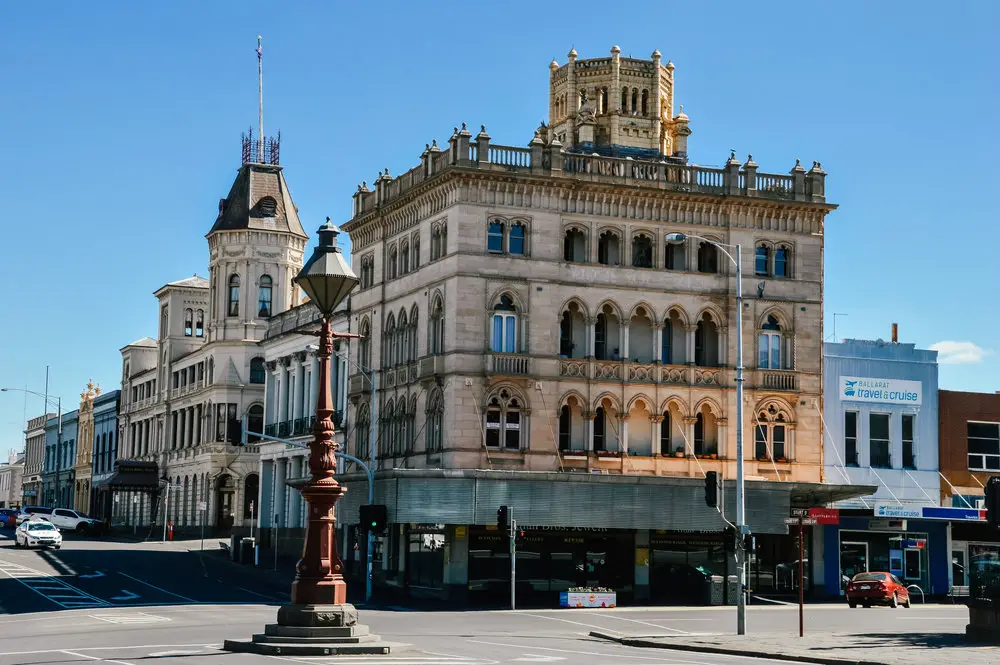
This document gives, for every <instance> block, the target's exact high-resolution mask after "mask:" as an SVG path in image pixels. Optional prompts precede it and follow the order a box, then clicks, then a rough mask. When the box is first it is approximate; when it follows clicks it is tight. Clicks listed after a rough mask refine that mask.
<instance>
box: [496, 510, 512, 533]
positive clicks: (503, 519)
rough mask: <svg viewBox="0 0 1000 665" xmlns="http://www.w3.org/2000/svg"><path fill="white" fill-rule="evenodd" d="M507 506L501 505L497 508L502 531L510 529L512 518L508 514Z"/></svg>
mask: <svg viewBox="0 0 1000 665" xmlns="http://www.w3.org/2000/svg"><path fill="white" fill-rule="evenodd" d="M507 513H508V508H507V506H500V507H499V508H498V509H497V528H498V529H500V530H501V531H507V530H508V529H510V518H509V517H508V515H507Z"/></svg>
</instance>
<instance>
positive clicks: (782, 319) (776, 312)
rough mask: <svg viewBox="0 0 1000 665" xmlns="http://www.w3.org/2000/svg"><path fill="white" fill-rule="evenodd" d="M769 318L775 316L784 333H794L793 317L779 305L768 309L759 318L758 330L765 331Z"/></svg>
mask: <svg viewBox="0 0 1000 665" xmlns="http://www.w3.org/2000/svg"><path fill="white" fill-rule="evenodd" d="M769 316H773V317H774V318H775V320H776V321H777V322H778V325H779V326H781V331H782V332H787V333H790V332H792V325H791V317H790V316H789V315H788V314H787V313H786V312H785V311H784V310H782V309H781V308H780V307H778V306H777V305H772V306H771V307H768V308H767V309H766V310H764V312H763V313H762V314H761V315H760V316H759V317H757V330H763V328H764V325H765V324H766V323H767V317H769Z"/></svg>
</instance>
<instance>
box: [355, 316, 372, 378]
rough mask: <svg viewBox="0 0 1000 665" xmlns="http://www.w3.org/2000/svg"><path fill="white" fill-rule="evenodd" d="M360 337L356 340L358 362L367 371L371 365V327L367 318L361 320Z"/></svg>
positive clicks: (362, 369)
mask: <svg viewBox="0 0 1000 665" xmlns="http://www.w3.org/2000/svg"><path fill="white" fill-rule="evenodd" d="M360 333H361V339H360V340H358V364H359V365H360V366H361V371H363V372H367V371H368V370H369V369H370V368H371V366H372V328H371V324H370V323H368V319H364V320H363V321H362V322H361V331H360Z"/></svg>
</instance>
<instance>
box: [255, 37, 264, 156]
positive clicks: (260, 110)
mask: <svg viewBox="0 0 1000 665" xmlns="http://www.w3.org/2000/svg"><path fill="white" fill-rule="evenodd" d="M261 41H262V40H261V36H260V35H257V92H258V95H259V100H258V107H257V119H258V122H259V126H258V128H257V131H258V132H259V134H258V135H257V140H258V141H259V151H260V155H259V156H258V158H257V159H258V160H259V161H260V163H261V164H263V163H264V49H263V48H262V46H261Z"/></svg>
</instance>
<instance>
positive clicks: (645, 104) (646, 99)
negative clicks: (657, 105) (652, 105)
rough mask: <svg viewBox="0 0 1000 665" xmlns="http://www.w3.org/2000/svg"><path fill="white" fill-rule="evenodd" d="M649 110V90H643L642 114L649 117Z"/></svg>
mask: <svg viewBox="0 0 1000 665" xmlns="http://www.w3.org/2000/svg"><path fill="white" fill-rule="evenodd" d="M648 109H649V90H646V89H643V91H642V114H643V115H647V114H648V113H647V111H648Z"/></svg>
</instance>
